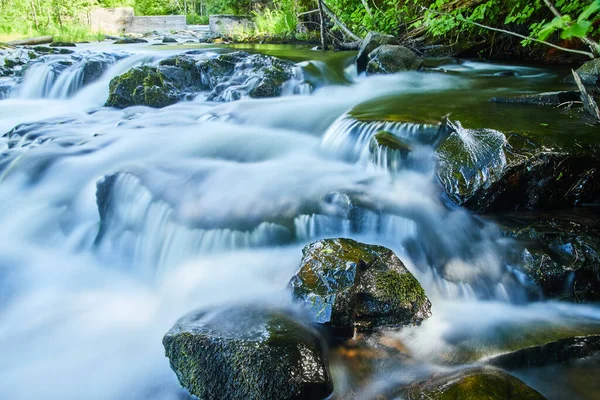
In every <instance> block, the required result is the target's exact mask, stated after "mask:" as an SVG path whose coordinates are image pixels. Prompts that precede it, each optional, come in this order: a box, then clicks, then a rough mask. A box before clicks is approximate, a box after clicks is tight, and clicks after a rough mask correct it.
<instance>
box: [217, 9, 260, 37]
mask: <svg viewBox="0 0 600 400" xmlns="http://www.w3.org/2000/svg"><path fill="white" fill-rule="evenodd" d="M208 25H209V26H210V31H211V32H215V33H225V34H231V33H235V32H236V31H237V30H240V29H248V28H252V27H253V25H254V24H253V23H252V20H251V19H250V17H246V16H239V15H227V14H215V15H211V16H209V17H208Z"/></svg>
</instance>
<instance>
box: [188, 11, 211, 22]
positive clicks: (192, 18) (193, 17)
mask: <svg viewBox="0 0 600 400" xmlns="http://www.w3.org/2000/svg"><path fill="white" fill-rule="evenodd" d="M185 22H186V23H187V24H188V25H208V15H198V14H196V13H195V12H193V13H190V14H187V15H186V16H185Z"/></svg>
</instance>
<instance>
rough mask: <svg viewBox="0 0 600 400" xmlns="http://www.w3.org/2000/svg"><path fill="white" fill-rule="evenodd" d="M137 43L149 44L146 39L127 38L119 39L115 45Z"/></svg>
mask: <svg viewBox="0 0 600 400" xmlns="http://www.w3.org/2000/svg"><path fill="white" fill-rule="evenodd" d="M136 43H148V41H147V40H146V39H141V38H135V37H126V38H121V39H118V40H117V41H115V42H114V43H113V44H136Z"/></svg>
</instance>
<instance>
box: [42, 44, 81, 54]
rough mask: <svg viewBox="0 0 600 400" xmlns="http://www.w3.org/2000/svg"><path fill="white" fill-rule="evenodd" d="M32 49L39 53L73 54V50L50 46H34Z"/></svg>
mask: <svg viewBox="0 0 600 400" xmlns="http://www.w3.org/2000/svg"><path fill="white" fill-rule="evenodd" d="M32 49H33V51H35V52H37V53H39V54H73V53H74V51H73V50H69V49H64V48H52V47H48V46H35V47H33V48H32Z"/></svg>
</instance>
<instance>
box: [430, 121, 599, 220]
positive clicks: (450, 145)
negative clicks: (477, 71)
mask: <svg viewBox="0 0 600 400" xmlns="http://www.w3.org/2000/svg"><path fill="white" fill-rule="evenodd" d="M457 126H458V129H457V132H456V133H455V134H453V135H451V136H450V138H448V140H446V142H445V143H443V144H442V146H440V147H439V148H438V150H437V155H438V159H439V161H440V163H439V168H438V176H439V178H440V180H441V182H442V184H443V185H444V188H445V190H446V193H447V194H448V196H449V197H450V198H451V199H452V201H454V202H455V203H456V204H458V205H462V206H464V207H467V208H469V209H471V210H474V211H476V212H480V213H496V212H508V211H518V210H519V211H525V210H550V209H559V208H570V207H573V206H577V205H582V204H597V203H600V151H599V150H600V149H599V148H598V147H597V146H593V145H589V146H587V147H586V148H584V149H566V151H547V150H545V148H544V147H543V146H541V145H539V144H537V143H535V142H534V141H532V140H531V139H528V138H527V137H524V136H520V135H517V134H510V135H509V136H508V138H507V137H506V136H505V135H504V134H503V133H502V132H498V131H494V130H490V129H477V130H472V129H464V128H462V127H460V124H457Z"/></svg>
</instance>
